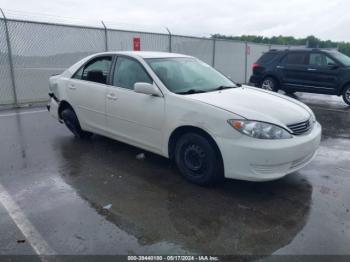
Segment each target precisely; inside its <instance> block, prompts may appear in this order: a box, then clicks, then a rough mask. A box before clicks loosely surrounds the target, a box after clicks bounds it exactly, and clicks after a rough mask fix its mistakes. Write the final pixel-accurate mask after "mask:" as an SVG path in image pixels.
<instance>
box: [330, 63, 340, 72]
mask: <svg viewBox="0 0 350 262" xmlns="http://www.w3.org/2000/svg"><path fill="white" fill-rule="evenodd" d="M328 68H329V69H331V70H334V69H338V68H339V65H338V64H333V63H329V64H328Z"/></svg>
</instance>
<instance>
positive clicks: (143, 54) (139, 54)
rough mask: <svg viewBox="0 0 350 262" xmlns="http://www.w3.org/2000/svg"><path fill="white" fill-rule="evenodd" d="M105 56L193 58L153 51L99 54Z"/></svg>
mask: <svg viewBox="0 0 350 262" xmlns="http://www.w3.org/2000/svg"><path fill="white" fill-rule="evenodd" d="M103 54H113V55H127V56H131V57H141V58H168V57H191V56H188V55H183V54H177V53H168V52H152V51H111V52H103V53H99V55H103Z"/></svg>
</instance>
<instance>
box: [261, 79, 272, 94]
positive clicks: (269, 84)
mask: <svg viewBox="0 0 350 262" xmlns="http://www.w3.org/2000/svg"><path fill="white" fill-rule="evenodd" d="M261 87H262V89H265V90H269V91H273V82H272V81H271V80H270V79H265V80H264V82H263V83H262V85H261Z"/></svg>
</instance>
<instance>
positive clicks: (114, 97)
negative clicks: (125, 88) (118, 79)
mask: <svg viewBox="0 0 350 262" xmlns="http://www.w3.org/2000/svg"><path fill="white" fill-rule="evenodd" d="M107 98H108V99H110V100H117V99H118V97H116V96H115V94H108V95H107Z"/></svg>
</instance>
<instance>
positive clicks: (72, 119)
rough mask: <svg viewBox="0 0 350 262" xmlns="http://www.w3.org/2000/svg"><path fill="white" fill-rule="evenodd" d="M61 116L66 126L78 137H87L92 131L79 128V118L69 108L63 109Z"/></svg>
mask: <svg viewBox="0 0 350 262" xmlns="http://www.w3.org/2000/svg"><path fill="white" fill-rule="evenodd" d="M61 118H62V120H63V122H64V124H65V125H66V127H67V128H68V129H69V130H70V131H71V132H72V133H73V134H74V135H75V136H76V137H78V138H89V137H91V135H92V133H90V132H87V131H84V130H82V129H81V127H80V124H79V120H78V118H77V115H76V114H75V112H74V111H73V110H72V109H70V108H67V109H64V110H63V111H62V113H61Z"/></svg>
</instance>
